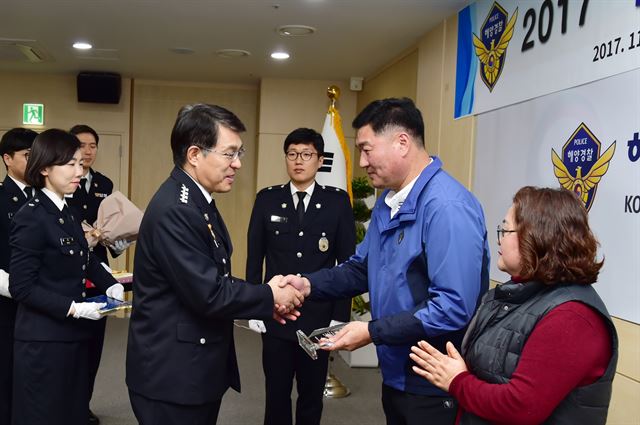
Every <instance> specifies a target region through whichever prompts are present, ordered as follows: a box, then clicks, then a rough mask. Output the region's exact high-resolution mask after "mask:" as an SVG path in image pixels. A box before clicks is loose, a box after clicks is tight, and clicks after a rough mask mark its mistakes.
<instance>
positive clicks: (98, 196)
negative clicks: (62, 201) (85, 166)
mask: <svg viewBox="0 0 640 425" xmlns="http://www.w3.org/2000/svg"><path fill="white" fill-rule="evenodd" d="M89 173H91V186H90V187H89V192H88V193H87V190H86V188H85V187H84V186H82V185H81V186H78V188H77V189H76V191H75V192H74V193H73V197H71V198H67V204H68V205H69V206H70V207H71V208H72V209H73V210H74V215H75V216H76V217H78V219H79V221H80V222H82V221H86V222H87V223H89V224H90V225H93V223H95V221H96V219H97V218H98V207H99V206H100V203H101V202H102V200H103V199H104V198H106V197H107V196H109V195H111V193H112V192H113V182H112V181H111V180H110V179H109V177H107V176H105V175H104V174H101V173H99V172H97V171H94V170H93V169H90V170H89ZM91 249H92V250H93V253H94V254H96V255H97V256H98V258H100V260H101V261H104V262H105V263H106V264H109V258H108V257H107V248H106V247H105V246H104V245H102V244H97V245H96V246H95V247H93V248H91ZM111 255H112V256H114V257H115V255H114V253H113V251H112V252H111Z"/></svg>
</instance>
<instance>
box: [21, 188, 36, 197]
mask: <svg viewBox="0 0 640 425" xmlns="http://www.w3.org/2000/svg"><path fill="white" fill-rule="evenodd" d="M22 190H23V191H24V194H25V195H27V199H31V197H32V196H33V190H31V186H25V187H24V189H22Z"/></svg>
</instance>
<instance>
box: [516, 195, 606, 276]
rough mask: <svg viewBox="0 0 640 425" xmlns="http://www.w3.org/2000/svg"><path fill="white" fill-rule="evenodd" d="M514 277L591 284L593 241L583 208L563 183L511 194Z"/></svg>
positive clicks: (596, 270)
mask: <svg viewBox="0 0 640 425" xmlns="http://www.w3.org/2000/svg"><path fill="white" fill-rule="evenodd" d="M513 205H514V216H515V226H516V231H517V235H518V244H519V250H520V265H521V271H520V276H519V277H520V279H522V280H523V281H527V280H537V281H539V282H542V283H544V284H554V283H578V284H591V283H593V282H595V281H596V280H597V279H598V273H599V272H600V268H601V267H602V265H603V263H604V260H603V261H598V260H597V258H596V256H597V248H598V241H597V240H596V238H595V236H594V235H593V233H592V232H591V229H590V228H589V219H588V216H587V210H586V208H585V207H584V205H583V204H582V201H580V199H578V197H577V196H576V194H575V193H573V192H570V191H568V190H566V189H551V188H537V187H532V186H525V187H523V188H522V189H520V190H519V191H518V192H517V193H516V194H515V196H514V197H513Z"/></svg>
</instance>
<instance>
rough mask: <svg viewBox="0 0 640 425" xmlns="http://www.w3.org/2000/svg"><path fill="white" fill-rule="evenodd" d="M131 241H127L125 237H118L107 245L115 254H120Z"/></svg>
mask: <svg viewBox="0 0 640 425" xmlns="http://www.w3.org/2000/svg"><path fill="white" fill-rule="evenodd" d="M132 243H133V242H129V241H127V240H126V239H118V240H115V241H113V243H112V244H111V245H109V247H110V248H111V249H112V250H113V251H114V252H115V254H116V255H120V254H122V252H123V251H124V250H125V249H127V248H129V247H130V246H131V244H132Z"/></svg>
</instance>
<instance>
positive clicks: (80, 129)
mask: <svg viewBox="0 0 640 425" xmlns="http://www.w3.org/2000/svg"><path fill="white" fill-rule="evenodd" d="M69 133H71V134H73V135H74V136H77V135H78V134H81V133H90V134H91V135H92V136H93V138H94V139H96V145H97V144H98V142H99V141H100V137H98V133H96V131H95V130H94V129H93V128H91V127H89V126H88V125H86V124H77V125H74V126H73V127H71V130H69Z"/></svg>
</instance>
